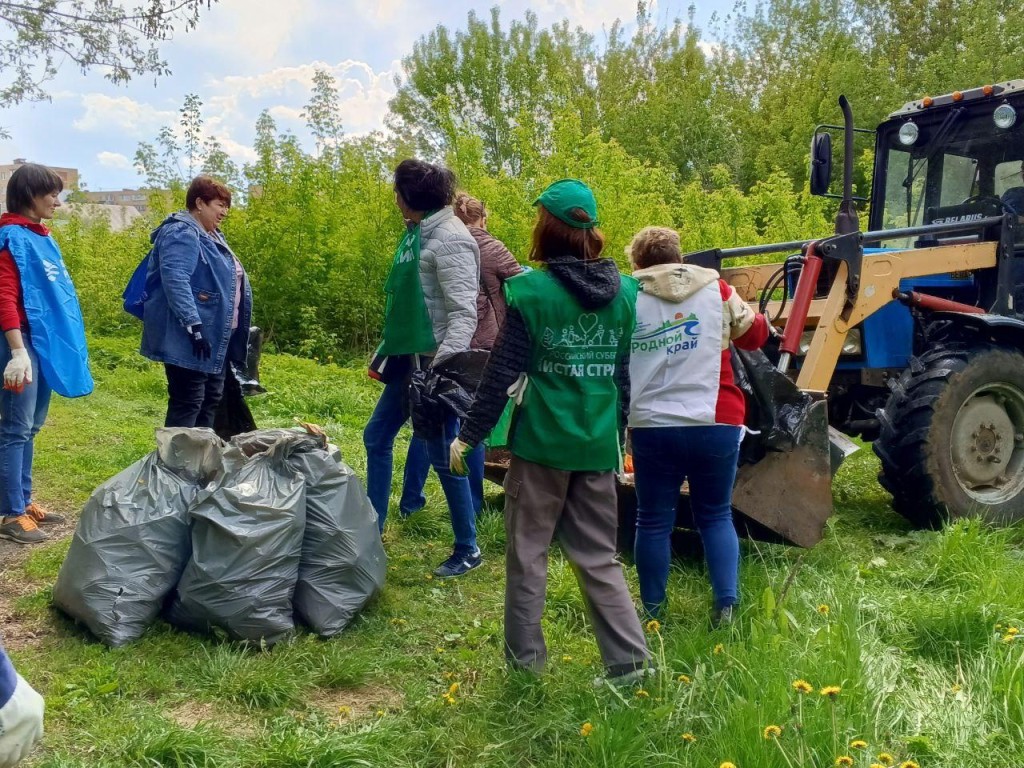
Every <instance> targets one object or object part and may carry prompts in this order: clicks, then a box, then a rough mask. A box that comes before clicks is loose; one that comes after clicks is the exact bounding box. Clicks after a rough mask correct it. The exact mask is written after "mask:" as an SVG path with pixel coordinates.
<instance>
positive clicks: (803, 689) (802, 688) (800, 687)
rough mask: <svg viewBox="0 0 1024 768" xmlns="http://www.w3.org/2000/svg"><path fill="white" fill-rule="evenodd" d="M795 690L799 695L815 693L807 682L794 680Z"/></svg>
mask: <svg viewBox="0 0 1024 768" xmlns="http://www.w3.org/2000/svg"><path fill="white" fill-rule="evenodd" d="M793 690H794V691H796V692H797V693H814V688H812V687H811V684H810V683H808V682H807V681H806V680H794V681H793Z"/></svg>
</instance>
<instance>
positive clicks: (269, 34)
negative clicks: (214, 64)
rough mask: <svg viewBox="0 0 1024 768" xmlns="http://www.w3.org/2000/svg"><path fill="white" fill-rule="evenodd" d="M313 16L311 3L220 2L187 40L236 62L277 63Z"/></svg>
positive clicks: (302, 0) (291, 0)
mask: <svg viewBox="0 0 1024 768" xmlns="http://www.w3.org/2000/svg"><path fill="white" fill-rule="evenodd" d="M313 13H315V10H314V8H313V7H312V3H311V2H310V0H288V2H281V0H219V2H218V3H217V4H216V5H215V6H214V7H213V9H212V10H211V11H208V12H207V13H206V15H205V17H204V19H203V21H202V22H201V23H200V24H199V26H198V28H197V29H196V31H195V32H194V33H192V34H190V35H189V38H188V39H189V43H191V44H195V45H197V46H199V47H202V48H205V49H207V50H213V51H220V52H223V53H225V54H230V55H231V57H232V58H233V59H236V60H237V59H245V60H249V61H257V62H265V63H266V62H272V61H277V60H280V54H281V52H282V51H283V50H284V49H285V48H286V47H287V45H288V44H289V43H290V42H292V40H293V38H294V36H295V32H296V30H297V29H299V27H300V26H302V25H303V24H304V22H305V21H306V20H307V19H308V18H309V17H310V15H311V14H313Z"/></svg>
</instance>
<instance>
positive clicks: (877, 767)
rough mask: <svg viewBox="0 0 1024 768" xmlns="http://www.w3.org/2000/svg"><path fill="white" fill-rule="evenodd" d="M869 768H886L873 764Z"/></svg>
mask: <svg viewBox="0 0 1024 768" xmlns="http://www.w3.org/2000/svg"><path fill="white" fill-rule="evenodd" d="M868 768H885V766H884V765H882V764H881V763H872V764H871V765H870V766H868Z"/></svg>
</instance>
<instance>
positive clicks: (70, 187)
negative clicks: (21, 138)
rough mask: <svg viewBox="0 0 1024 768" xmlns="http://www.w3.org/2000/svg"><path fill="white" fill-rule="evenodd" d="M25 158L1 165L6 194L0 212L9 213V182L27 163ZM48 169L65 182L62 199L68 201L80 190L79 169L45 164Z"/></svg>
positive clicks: (0, 175)
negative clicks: (71, 195) (72, 194)
mask: <svg viewBox="0 0 1024 768" xmlns="http://www.w3.org/2000/svg"><path fill="white" fill-rule="evenodd" d="M27 162H28V160H26V159H25V158H23V157H19V158H16V159H15V161H14V162H13V163H11V164H9V165H0V184H3V186H4V194H3V195H2V196H0V212H4V213H6V212H7V182H8V181H10V180H11V174H12V173H14V172H15V171H16V170H18V166H20V165H24V164H25V163H27ZM43 165H46V166H47V167H48V168H51V169H52V170H54V171H55V172H56V173H57V175H58V176H60V180H61V181H63V182H64V192H63V193H61V196H60V199H61V200H67V197H68V195H69V194H70V193H71V192H73V191H74V190H77V189H78V169H77V168H61V167H59V166H56V165H49V164H48V163H43Z"/></svg>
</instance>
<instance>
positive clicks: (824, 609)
mask: <svg viewBox="0 0 1024 768" xmlns="http://www.w3.org/2000/svg"><path fill="white" fill-rule="evenodd" d="M828 610H829V609H828V606H827V605H825V604H824V603H822V604H821V605H819V606H818V613H820V614H821V615H822V616H828Z"/></svg>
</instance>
